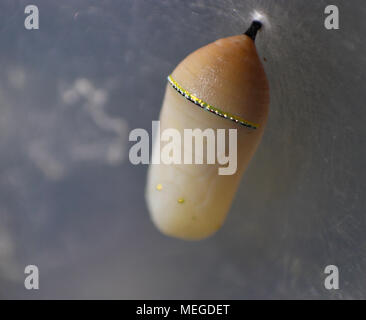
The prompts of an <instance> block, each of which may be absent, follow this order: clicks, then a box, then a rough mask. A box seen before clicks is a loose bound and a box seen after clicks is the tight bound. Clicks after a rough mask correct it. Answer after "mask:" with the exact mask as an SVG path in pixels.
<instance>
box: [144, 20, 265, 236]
mask: <svg viewBox="0 0 366 320" xmlns="http://www.w3.org/2000/svg"><path fill="white" fill-rule="evenodd" d="M260 27H261V23H260V22H259V21H254V22H253V23H252V25H251V27H250V28H249V29H248V31H247V32H246V33H245V34H242V35H238V36H233V37H229V38H225V39H220V40H217V41H215V42H213V43H211V44H209V45H206V46H204V47H203V48H201V49H198V50H197V51H195V52H193V53H192V54H190V55H189V56H188V57H186V58H185V59H184V60H183V61H182V62H181V63H180V64H179V65H178V66H177V67H176V68H175V70H174V71H173V72H172V74H171V75H170V76H169V77H168V84H167V88H166V92H165V97H164V101H163V106H162V109H161V113H160V132H162V131H163V130H165V129H167V128H174V129H176V130H178V131H179V133H180V134H181V136H182V137H183V136H184V129H197V128H198V129H201V130H202V131H204V130H205V129H207V128H211V129H214V131H215V132H217V129H225V130H226V131H228V129H237V131H236V133H237V159H236V161H237V168H236V172H235V173H234V174H232V175H219V174H218V168H219V167H220V166H221V165H220V164H219V163H215V164H207V163H203V164H195V163H193V164H165V163H160V164H151V165H150V167H149V172H148V179H147V185H146V200H147V204H148V208H149V211H150V214H151V217H152V220H153V222H154V223H155V225H156V226H157V227H158V229H159V230H160V231H161V232H163V233H164V234H167V235H170V236H174V237H177V238H182V239H188V240H198V239H202V238H205V237H207V236H209V235H211V234H213V233H214V232H215V231H217V230H218V229H219V228H220V227H221V225H222V224H223V222H224V220H225V217H226V215H227V213H228V211H229V209H230V206H231V203H232V200H233V198H234V195H235V192H236V190H237V188H238V185H239V182H240V179H241V176H242V174H243V173H244V171H245V169H246V168H247V166H248V163H249V161H250V159H251V158H252V156H253V154H254V152H255V150H256V148H257V146H258V144H259V142H260V140H261V137H262V134H263V129H264V126H265V123H266V120H267V115H268V107H269V88H268V82H267V78H266V75H265V72H264V69H263V66H262V64H261V61H260V59H259V57H258V55H257V51H256V48H255V44H254V40H255V36H256V33H257V31H258V30H259V29H260ZM159 138H160V137H159ZM216 138H218V137H216ZM225 139H226V145H227V144H228V141H227V140H228V134H227V135H226V138H225ZM163 145H164V143H163V142H160V143H156V141H155V144H154V150H153V157H154V156H156V153H157V152H160V150H161V148H162V147H163ZM157 146H159V147H160V149H159V150H158V148H157ZM182 148H183V147H182ZM182 150H183V149H182ZM194 150H195V149H194V148H193V153H194ZM226 151H227V150H226ZM184 152H187V150H183V151H182V153H184Z"/></svg>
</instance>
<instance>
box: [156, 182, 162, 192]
mask: <svg viewBox="0 0 366 320" xmlns="http://www.w3.org/2000/svg"><path fill="white" fill-rule="evenodd" d="M162 189H163V186H162V185H161V184H160V183H159V184H158V185H156V190H158V191H161V190H162Z"/></svg>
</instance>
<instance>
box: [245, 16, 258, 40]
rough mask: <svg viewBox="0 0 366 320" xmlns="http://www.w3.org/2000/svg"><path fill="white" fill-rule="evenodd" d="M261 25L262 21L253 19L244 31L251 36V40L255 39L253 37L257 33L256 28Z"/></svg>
mask: <svg viewBox="0 0 366 320" xmlns="http://www.w3.org/2000/svg"><path fill="white" fill-rule="evenodd" d="M261 27H262V22H260V21H258V20H254V21H253V22H252V24H251V25H250V27H249V29H248V30H247V31H246V32H245V33H244V34H245V35H247V36H248V37H249V38H251V39H252V40H253V41H255V37H256V35H257V32H258V30H259V29H260V28H261Z"/></svg>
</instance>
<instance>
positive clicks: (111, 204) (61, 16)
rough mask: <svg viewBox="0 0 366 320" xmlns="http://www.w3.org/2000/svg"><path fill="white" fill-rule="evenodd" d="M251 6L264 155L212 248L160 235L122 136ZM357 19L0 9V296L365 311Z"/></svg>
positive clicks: (234, 8)
mask: <svg viewBox="0 0 366 320" xmlns="http://www.w3.org/2000/svg"><path fill="white" fill-rule="evenodd" d="M28 4H35V5H37V6H38V8H39V10H40V29H39V30H37V31H36V30H33V31H28V30H26V29H25V28H24V19H25V14H24V8H25V6H26V5H28ZM328 4H336V5H338V7H339V10H340V30H333V31H329V30H326V29H325V28H324V19H325V15H324V8H325V7H326V5H328ZM255 10H257V11H262V12H263V13H264V14H265V15H266V16H267V19H268V21H269V24H270V25H267V28H266V29H265V30H264V31H263V32H261V33H260V34H259V36H258V38H257V48H258V51H259V54H260V56H261V57H262V58H265V60H266V61H263V63H264V67H265V70H266V72H267V75H268V78H269V81H270V87H271V110H270V116H269V121H268V127H267V130H266V132H265V135H264V138H263V142H262V144H261V145H260V147H259V150H258V152H257V154H256V155H255V157H254V159H253V161H252V163H251V164H250V167H249V169H248V171H247V172H246V174H245V176H244V179H243V181H242V184H241V186H240V189H239V191H238V194H237V197H236V199H235V201H234V203H233V207H232V209H231V212H230V214H229V215H228V218H227V220H226V223H225V225H224V227H223V228H222V229H221V230H220V231H219V232H218V233H217V234H216V235H215V236H213V237H211V238H209V239H207V240H204V241H201V242H185V241H180V240H176V239H172V238H168V237H165V236H163V235H161V234H160V233H158V231H157V230H156V229H155V228H154V226H153V224H152V223H151V222H150V219H149V215H148V212H147V208H146V205H145V201H144V186H145V179H146V172H147V167H146V166H133V165H132V164H130V163H129V161H128V150H129V147H130V146H131V145H132V143H130V142H128V134H129V131H130V130H132V129H134V128H145V129H147V130H148V131H149V132H151V121H152V120H157V119H158V115H159V110H160V107H161V102H162V98H163V94H164V90H165V85H166V76H167V75H168V74H169V73H170V72H171V71H172V70H173V68H174V67H175V65H176V64H177V63H178V62H179V61H180V60H181V59H183V58H184V57H185V56H186V55H187V54H188V53H190V52H191V51H193V50H195V49H197V48H199V47H201V46H203V45H205V44H207V43H209V42H212V41H214V40H216V39H218V38H221V37H227V36H231V35H235V34H239V33H242V32H244V31H245V30H246V28H247V27H248V26H249V24H250V21H251V16H252V14H253V12H254V11H255ZM365 16H366V5H365V1H362V0H352V1H339V0H335V1H331V2H330V1H319V0H316V1H315V0H313V1H309V0H298V1H289V0H287V1H284V0H278V1H274V0H242V1H237V0H207V1H202V0H200V1H180V0H156V1H153V0H150V1H147V0H146V1H143V0H135V1H132V0H131V1H113V0H99V1H96V0H94V1H92V0H88V1H86V0H85V1H84V0H72V1H71V0H65V1H50V0H42V1H41V0H32V1H30V0H29V1H15V0H2V1H1V3H0V44H1V50H0V70H1V72H0V298H3V299H4V298H25V299H28V298H34V299H38V298H70V299H73V298H122V299H134V298H146V299H164V298H165V299H167V298H170V299H174V298H182V299H199V298H200V299H204V298H207V299H224V298H225V299H256V298H268V299H274V298H321V299H351V298H355V299H359V298H366V233H365V230H366V229H365V227H366V216H365V207H366V204H365V196H364V193H365V178H366V175H365V160H366V159H365V136H366V129H365V119H366V108H365V101H366V90H365V69H366V54H365V42H364V37H365V31H366V30H365V29H366V28H365V27H366V20H365V18H364V17H365ZM361 39H363V41H361ZM28 264H36V265H37V266H38V267H39V269H40V289H39V290H38V291H27V290H25V288H24V284H23V282H24V278H25V276H24V267H25V266H26V265H28ZM329 264H335V265H337V266H338V267H339V271H340V290H338V291H328V290H326V289H325V288H324V279H325V277H326V275H325V274H324V268H325V267H326V266H327V265H329Z"/></svg>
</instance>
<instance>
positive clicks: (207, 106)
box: [168, 75, 259, 129]
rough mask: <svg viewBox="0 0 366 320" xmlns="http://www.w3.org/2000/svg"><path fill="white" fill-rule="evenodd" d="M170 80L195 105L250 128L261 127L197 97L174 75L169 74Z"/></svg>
mask: <svg viewBox="0 0 366 320" xmlns="http://www.w3.org/2000/svg"><path fill="white" fill-rule="evenodd" d="M168 82H169V83H170V84H171V85H172V87H173V88H174V89H175V90H176V91H178V92H179V93H180V94H181V95H182V96H183V97H185V98H186V99H188V100H189V101H191V102H193V103H194V104H195V105H197V106H199V107H201V108H202V109H204V110H207V111H210V112H212V113H214V114H216V115H218V116H220V117H223V118H225V119H229V120H231V121H234V122H236V123H240V124H241V125H243V126H245V127H247V128H250V129H257V128H259V125H258V124H255V123H253V122H249V121H247V120H244V119H243V118H241V117H239V116H235V115H233V114H230V113H228V112H224V111H222V110H220V109H218V108H216V107H214V106H211V105H210V104H208V103H207V102H205V101H203V100H201V99H199V98H197V97H195V96H194V95H193V94H191V93H189V92H188V91H187V90H185V89H183V88H182V87H181V86H180V85H179V84H178V83H177V82H176V81H175V80H174V79H173V78H172V76H171V75H170V76H168Z"/></svg>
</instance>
